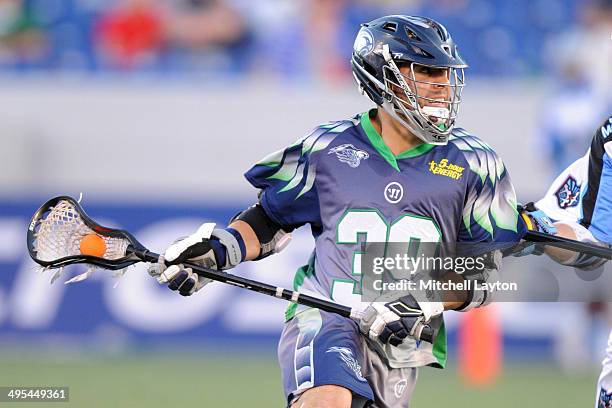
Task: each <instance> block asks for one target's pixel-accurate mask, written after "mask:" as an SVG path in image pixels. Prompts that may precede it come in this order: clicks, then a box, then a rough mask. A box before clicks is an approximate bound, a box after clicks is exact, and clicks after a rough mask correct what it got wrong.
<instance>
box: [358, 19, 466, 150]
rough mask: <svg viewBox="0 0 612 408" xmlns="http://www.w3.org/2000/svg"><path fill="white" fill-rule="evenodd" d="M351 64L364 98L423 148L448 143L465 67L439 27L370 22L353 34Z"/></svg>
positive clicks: (413, 22)
mask: <svg viewBox="0 0 612 408" xmlns="http://www.w3.org/2000/svg"><path fill="white" fill-rule="evenodd" d="M391 24H393V27H394V28H395V30H394V31H393V32H390V30H389V29H388V27H389V26H390V25H391ZM351 65H352V68H353V74H354V76H355V79H356V81H357V83H358V85H359V87H360V90H361V91H362V93H364V94H366V95H367V96H368V97H369V98H370V99H371V100H372V101H374V102H375V103H376V104H377V105H379V106H381V107H382V108H383V109H384V110H385V111H386V112H388V113H389V114H390V115H391V116H392V117H393V118H394V119H395V120H397V121H398V122H399V123H400V124H401V125H402V126H404V127H406V128H407V129H408V130H409V131H410V132H411V133H412V134H414V135H415V136H417V137H419V138H420V139H422V140H423V141H424V142H426V143H430V144H446V143H447V141H448V137H449V135H450V133H451V132H452V129H453V126H454V124H455V120H456V118H457V112H458V109H459V105H460V103H461V93H462V90H463V87H464V85H465V74H464V68H465V67H467V65H466V64H465V62H464V61H463V60H462V59H461V57H460V56H459V54H458V52H457V49H456V46H455V45H454V43H453V42H452V40H451V39H450V35H448V32H447V31H446V29H445V28H444V27H443V26H441V25H440V24H438V23H436V22H435V21H433V20H430V19H425V18H423V17H410V16H388V17H382V18H380V19H377V20H374V21H373V22H371V23H368V24H365V25H364V26H363V27H362V28H361V30H360V32H359V34H358V35H357V39H356V40H355V47H354V51H353V58H352V60H351ZM427 68H430V69H431V70H432V71H435V72H436V75H428V74H427V73H423V72H424V71H426V70H427ZM440 71H442V72H444V73H445V75H440ZM430 72H431V71H430Z"/></svg>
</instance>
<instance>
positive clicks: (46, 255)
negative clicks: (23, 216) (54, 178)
mask: <svg viewBox="0 0 612 408" xmlns="http://www.w3.org/2000/svg"><path fill="white" fill-rule="evenodd" d="M92 237H99V238H97V241H100V243H99V246H101V247H102V248H103V249H102V251H100V252H99V253H97V254H96V255H91V254H87V253H85V254H84V253H83V252H82V250H83V248H84V246H83V243H84V242H86V240H90V239H91V238H92ZM27 239H28V251H29V252H30V256H31V257H32V259H33V260H34V261H35V262H36V263H38V264H39V265H41V266H43V267H45V268H62V267H64V266H66V265H71V264H79V263H82V264H89V265H95V266H99V267H101V268H104V269H111V270H118V269H124V268H126V267H128V266H130V265H132V264H134V263H136V262H138V261H139V259H138V258H137V257H135V256H134V255H132V251H133V250H134V249H136V250H146V249H145V248H144V246H142V244H140V243H139V242H138V241H137V240H136V238H134V237H133V236H132V235H131V234H130V233H128V232H127V231H124V230H120V229H113V228H107V227H103V226H101V225H100V224H98V223H97V222H95V221H94V220H93V219H91V218H90V217H89V216H88V215H87V214H86V213H85V211H84V210H83V208H82V207H81V206H80V204H79V203H78V202H77V201H76V200H75V199H74V198H72V197H68V196H60V197H55V198H52V199H51V200H49V201H47V202H46V203H44V204H43V205H42V206H41V207H40V208H39V209H38V211H36V213H35V214H34V217H32V221H31V222H30V225H29V227H28V237H27ZM98 255H99V256H98Z"/></svg>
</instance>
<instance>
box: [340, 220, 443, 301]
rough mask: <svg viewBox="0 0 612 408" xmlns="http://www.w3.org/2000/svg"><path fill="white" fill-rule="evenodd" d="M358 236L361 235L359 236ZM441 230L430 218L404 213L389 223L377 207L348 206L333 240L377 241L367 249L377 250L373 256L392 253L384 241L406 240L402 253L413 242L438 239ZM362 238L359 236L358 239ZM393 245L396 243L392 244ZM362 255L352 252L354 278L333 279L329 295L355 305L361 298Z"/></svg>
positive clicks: (347, 242) (352, 242)
mask: <svg viewBox="0 0 612 408" xmlns="http://www.w3.org/2000/svg"><path fill="white" fill-rule="evenodd" d="M360 236H361V237H360ZM441 237H442V234H441V233H440V229H439V228H438V226H437V225H436V223H435V222H434V220H432V219H431V218H427V217H421V216H417V215H412V214H404V215H402V216H401V217H400V218H398V219H397V220H395V221H394V222H392V223H388V222H387V221H386V219H385V218H384V217H383V216H382V214H381V213H380V212H379V211H377V210H371V209H365V210H356V209H355V210H348V211H347V212H346V213H345V214H344V215H343V216H342V217H341V218H340V221H339V222H338V226H337V229H336V243H337V244H340V245H342V244H350V245H355V244H358V243H363V242H367V243H370V244H371V243H380V244H381V245H376V246H370V247H369V248H368V249H369V250H370V249H371V250H375V251H379V252H381V253H379V254H373V255H374V256H377V257H378V256H381V257H382V256H394V255H391V254H388V253H387V254H386V253H385V251H386V247H387V245H386V244H387V243H389V242H392V243H405V244H406V245H405V247H404V251H405V252H404V253H406V252H407V251H408V248H409V247H410V246H411V245H413V244H418V243H419V242H432V243H433V242H440V239H441ZM360 238H361V239H360ZM394 248H395V246H394ZM361 255H362V252H360V251H356V252H355V253H354V254H353V270H352V274H353V276H354V279H346V280H343V279H334V282H333V283H332V289H331V298H332V299H333V300H334V301H336V302H339V303H342V304H345V305H356V304H358V303H359V302H360V301H361V296H360V295H361V288H360V275H361Z"/></svg>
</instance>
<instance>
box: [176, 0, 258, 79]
mask: <svg viewBox="0 0 612 408" xmlns="http://www.w3.org/2000/svg"><path fill="white" fill-rule="evenodd" d="M166 5H167V6H168V10H167V13H166V16H165V17H166V18H165V21H164V23H165V40H166V43H167V45H168V47H169V50H170V54H168V55H167V56H168V57H169V59H174V61H170V63H171V64H174V65H179V66H180V67H181V68H187V69H189V68H196V69H198V70H208V72H207V73H211V72H215V71H216V72H218V73H221V74H223V73H232V72H242V71H244V69H245V68H248V67H249V65H250V64H249V57H250V55H249V46H250V45H251V32H250V28H249V26H248V24H247V21H246V20H245V18H244V16H243V14H244V13H241V12H240V11H239V9H238V8H236V7H235V5H234V4H232V3H230V1H228V0H166Z"/></svg>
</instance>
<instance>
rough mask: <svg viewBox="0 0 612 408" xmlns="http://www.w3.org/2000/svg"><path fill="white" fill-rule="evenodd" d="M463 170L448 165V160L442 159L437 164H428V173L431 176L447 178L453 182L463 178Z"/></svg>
mask: <svg viewBox="0 0 612 408" xmlns="http://www.w3.org/2000/svg"><path fill="white" fill-rule="evenodd" d="M463 170H465V168H464V167H461V166H458V165H456V164H453V163H449V162H448V159H442V160H440V161H439V162H438V163H436V162H435V161H433V160H432V161H430V162H429V171H430V172H431V173H432V174H438V175H440V176H445V177H449V178H452V179H453V180H459V179H460V178H461V176H463Z"/></svg>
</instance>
